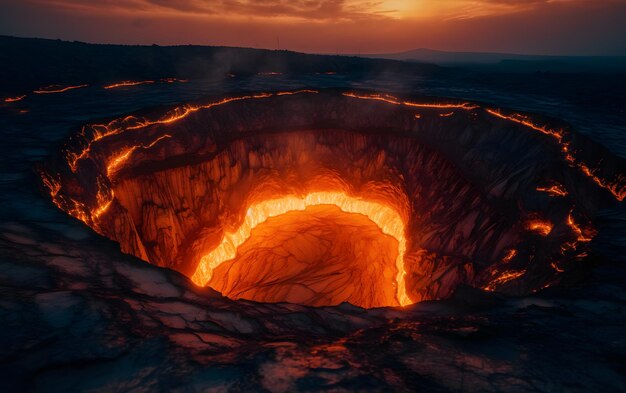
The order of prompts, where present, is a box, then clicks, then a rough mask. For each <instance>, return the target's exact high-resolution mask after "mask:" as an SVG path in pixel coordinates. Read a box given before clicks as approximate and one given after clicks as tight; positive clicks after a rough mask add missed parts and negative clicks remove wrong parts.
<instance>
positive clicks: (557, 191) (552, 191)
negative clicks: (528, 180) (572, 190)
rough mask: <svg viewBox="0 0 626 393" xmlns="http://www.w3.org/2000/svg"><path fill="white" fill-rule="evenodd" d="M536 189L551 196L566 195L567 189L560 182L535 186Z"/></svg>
mask: <svg viewBox="0 0 626 393" xmlns="http://www.w3.org/2000/svg"><path fill="white" fill-rule="evenodd" d="M536 189H537V191H540V192H545V193H546V194H548V195H550V196H551V197H564V196H567V191H566V190H565V188H564V187H563V186H561V185H560V184H555V185H553V186H550V187H537V188H536Z"/></svg>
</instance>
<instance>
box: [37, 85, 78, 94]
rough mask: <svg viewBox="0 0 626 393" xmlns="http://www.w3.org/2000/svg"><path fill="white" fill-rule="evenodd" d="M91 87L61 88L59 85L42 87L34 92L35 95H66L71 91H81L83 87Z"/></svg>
mask: <svg viewBox="0 0 626 393" xmlns="http://www.w3.org/2000/svg"><path fill="white" fill-rule="evenodd" d="M87 86H89V85H88V84H83V85H76V86H59V85H50V86H47V87H42V88H40V89H37V90H34V91H33V93H35V94H54V93H64V92H66V91H69V90H74V89H81V88H83V87H87Z"/></svg>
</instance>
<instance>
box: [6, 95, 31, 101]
mask: <svg viewBox="0 0 626 393" xmlns="http://www.w3.org/2000/svg"><path fill="white" fill-rule="evenodd" d="M24 98H26V94H23V95H21V96H16V97H7V98H5V99H4V102H17V101H21V100H23V99H24Z"/></svg>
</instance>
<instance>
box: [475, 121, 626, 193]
mask: <svg viewBox="0 0 626 393" xmlns="http://www.w3.org/2000/svg"><path fill="white" fill-rule="evenodd" d="M485 111H486V112H487V113H489V114H491V115H493V116H496V117H499V118H500V119H504V120H508V121H512V122H514V123H518V124H521V125H523V126H526V127H529V128H531V129H533V130H535V131H539V132H541V133H542V134H545V135H548V136H550V137H551V138H553V139H554V140H555V141H556V142H557V143H558V144H559V146H560V148H561V152H562V153H563V156H564V159H565V161H567V162H568V163H569V164H570V165H572V166H574V167H577V168H578V169H579V170H580V171H581V172H582V173H583V175H585V176H587V177H588V178H589V179H591V180H592V181H593V182H594V183H596V185H598V186H599V187H601V188H604V189H605V190H607V191H609V192H610V193H611V194H613V197H615V199H617V200H618V201H620V202H621V201H623V200H624V198H626V184H625V183H626V179H625V178H624V177H623V176H619V177H618V178H617V180H616V181H615V182H610V181H608V180H606V179H602V178H601V177H598V176H596V175H595V174H594V171H593V170H591V169H590V168H589V167H588V166H587V165H586V164H585V163H583V162H580V161H578V160H577V159H576V157H574V155H573V154H572V153H571V152H570V144H569V142H565V141H564V140H563V139H564V137H565V132H564V131H563V130H553V129H550V128H548V127H545V126H541V125H538V124H536V123H534V122H533V121H532V120H531V119H530V118H528V117H527V116H524V115H521V114H519V113H515V114H512V115H505V114H503V113H502V112H500V111H498V110H494V109H485Z"/></svg>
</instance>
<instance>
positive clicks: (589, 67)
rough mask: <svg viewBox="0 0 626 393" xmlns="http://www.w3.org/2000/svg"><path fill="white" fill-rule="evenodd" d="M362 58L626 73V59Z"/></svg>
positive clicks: (420, 53) (443, 54)
mask: <svg viewBox="0 0 626 393" xmlns="http://www.w3.org/2000/svg"><path fill="white" fill-rule="evenodd" d="M362 57H367V58H376V59H389V60H400V61H411V62H421V63H430V64H436V65H442V66H470V67H472V66H473V67H490V68H494V70H495V71H497V70H502V71H505V70H510V71H515V72H518V71H521V72H524V71H555V72H586V71H587V72H588V71H610V72H626V56H550V55H523V54H513V53H495V52H448V51H440V50H433V49H425V48H420V49H414V50H410V51H406V52H400V53H388V54H366V55H362Z"/></svg>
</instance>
